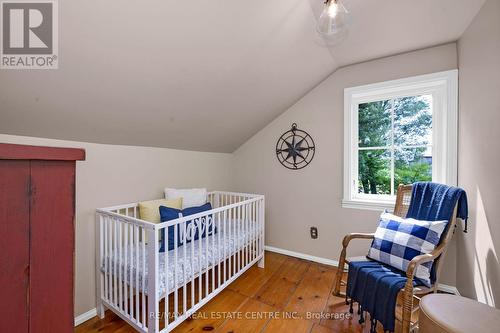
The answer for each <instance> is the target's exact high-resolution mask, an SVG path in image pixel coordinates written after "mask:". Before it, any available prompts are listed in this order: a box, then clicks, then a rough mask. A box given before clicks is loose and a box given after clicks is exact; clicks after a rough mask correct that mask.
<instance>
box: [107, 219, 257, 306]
mask: <svg viewBox="0 0 500 333" xmlns="http://www.w3.org/2000/svg"><path fill="white" fill-rule="evenodd" d="M230 225H232V228H227V230H218V232H217V233H216V234H214V235H210V236H208V237H205V238H201V239H198V240H195V241H193V242H190V243H187V244H185V245H182V246H179V247H178V248H177V260H176V258H175V250H171V251H168V252H161V253H159V263H158V277H159V281H158V284H159V287H158V296H159V297H163V296H164V295H165V294H166V293H167V290H168V293H170V292H172V291H174V290H175V289H176V288H179V287H181V286H182V285H184V281H187V282H189V281H190V280H191V278H192V277H193V275H197V274H198V273H199V272H200V271H203V270H205V269H206V268H207V267H210V266H213V265H216V264H217V263H219V262H221V261H223V260H225V259H226V258H228V257H230V256H231V255H233V254H234V253H236V252H237V251H238V250H240V249H242V248H243V247H245V246H246V245H248V244H249V243H252V242H254V241H255V239H256V238H257V237H256V236H257V235H258V232H259V230H258V229H257V228H255V229H253V230H248V231H247V230H244V228H242V226H243V225H242V224H241V223H238V222H236V223H230ZM235 230H239V233H237V232H235ZM219 238H220V244H219ZM254 244H255V243H254ZM254 246H255V245H254ZM200 248H201V251H200ZM184 250H185V257H184ZM249 250H250V248H249ZM127 252H128V253H127V255H126V257H127V260H126V261H127V263H126V264H125V251H124V249H123V248H122V251H121V253H122V258H121V261H120V260H119V259H118V260H117V262H116V268H115V256H114V255H111V256H108V257H106V258H105V259H104V262H103V263H102V266H101V270H102V272H104V273H106V272H108V273H111V274H112V275H116V276H117V278H119V277H120V276H121V280H122V281H123V282H124V283H126V284H127V285H129V284H130V282H132V286H133V287H134V288H136V277H138V282H139V283H138V285H139V290H141V291H142V292H143V293H145V294H147V290H148V289H147V288H148V277H147V276H148V260H147V259H148V253H147V249H146V252H145V255H144V258H145V262H143V253H142V252H143V245H142V243H140V244H139V248H138V250H136V249H135V248H133V249H130V248H129V249H128V251H127ZM137 252H138V253H137ZM118 253H120V252H118ZM137 254H138V260H137ZM167 256H168V260H167ZM116 257H117V258H118V255H117V256H116ZM184 258H185V259H184ZM106 261H107V262H106ZM105 262H106V264H107V265H106V264H105ZM167 265H168V268H167V269H166V268H165V267H166V266H167ZM200 266H201V269H200ZM106 267H107V268H106ZM174 267H176V269H175V270H174ZM115 270H116V272H115ZM174 271H175V272H177V277H176V278H174ZM130 272H131V273H132V274H130ZM143 277H144V279H143ZM143 280H144V283H143Z"/></svg>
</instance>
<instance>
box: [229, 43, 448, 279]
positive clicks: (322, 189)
mask: <svg viewBox="0 0 500 333" xmlns="http://www.w3.org/2000/svg"><path fill="white" fill-rule="evenodd" d="M456 68H457V50H456V44H454V43H452V44H447V45H443V46H440V47H434V48H430V49H425V50H421V51H416V52H410V53H405V54H401V55H396V56H392V57H388V58H383V59H378V60H374V61H369V62H365V63H361V64H357V65H352V66H348V67H344V68H341V69H339V70H338V71H336V72H335V73H333V74H332V75H330V76H329V77H328V78H327V79H326V80H325V81H323V82H322V83H321V84H319V85H318V86H317V87H316V88H315V89H313V90H312V91H310V92H309V93H308V94H307V95H305V96H304V97H303V98H302V99H300V100H299V101H298V102H297V103H296V104H295V105H294V106H292V107H291V108H289V109H288V110H287V111H286V112H284V113H283V114H282V115H281V116H279V117H278V118H277V119H275V120H274V121H273V122H271V123H270V124H269V125H267V126H266V127H265V128H264V129H262V130H261V131H260V132H259V133H257V134H256V135H255V136H254V137H252V138H251V139H250V140H249V141H247V142H246V143H245V144H244V145H242V146H241V147H240V148H239V149H238V150H237V151H236V152H235V153H234V176H235V178H234V183H235V187H236V189H237V190H240V191H245V192H257V193H263V194H265V195H266V219H267V220H266V243H267V244H268V245H271V246H275V247H279V248H284V249H288V250H292V251H296V252H302V253H305V254H309V255H314V256H319V257H324V258H328V259H338V255H339V252H340V246H341V245H340V244H341V240H342V238H343V236H344V235H345V234H346V233H349V232H373V231H374V230H375V228H376V227H377V225H378V218H377V216H378V215H379V214H380V212H377V211H369V210H358V209H347V208H342V207H341V199H342V187H343V185H342V184H343V183H342V179H343V178H342V177H343V174H342V173H343V133H344V129H343V110H344V107H343V105H344V100H343V92H344V88H347V87H352V86H358V85H363V84H369V83H375V82H380V81H386V80H392V79H399V78H404V77H409V76H414V75H420V74H427V73H432V72H438V71H444V70H450V69H456ZM294 122H296V123H297V124H298V126H299V128H301V129H304V130H306V131H307V132H309V133H310V134H311V135H312V137H313V138H314V140H315V143H316V155H315V157H314V160H313V161H312V163H311V164H310V165H309V166H307V167H306V168H304V169H302V170H298V171H293V170H288V169H285V168H284V167H283V166H281V165H280V164H279V162H278V161H277V159H276V156H275V145H276V140H277V139H278V138H279V136H280V135H281V134H282V133H283V132H284V131H287V130H288V129H290V126H291V124H292V123H294ZM310 226H317V227H318V229H319V238H318V239H316V240H313V239H311V238H310V236H309V227H310ZM367 248H368V243H367V242H363V241H354V242H353V243H352V251H351V252H350V253H349V254H350V255H363V254H366V251H367ZM454 252H455V251H454V243H453V244H452V248H451V250H450V253H449V256H448V258H447V259H446V264H445V265H446V266H445V269H444V272H443V280H442V282H444V283H447V284H451V285H454V284H455V256H454Z"/></svg>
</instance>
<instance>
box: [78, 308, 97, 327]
mask: <svg viewBox="0 0 500 333" xmlns="http://www.w3.org/2000/svg"><path fill="white" fill-rule="evenodd" d="M95 316H97V309H96V308H93V309H91V310H89V311H87V312H85V313H82V314H81V315H79V316H78V317H75V326H78V325H80V324H83V323H84V322H86V321H87V320H89V319H92V318H94V317H95Z"/></svg>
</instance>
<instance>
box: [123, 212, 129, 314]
mask: <svg viewBox="0 0 500 333" xmlns="http://www.w3.org/2000/svg"><path fill="white" fill-rule="evenodd" d="M127 211H128V209H127ZM123 226H124V230H123V233H124V234H123V238H124V249H123V257H124V263H123V274H124V275H125V276H124V279H123V280H124V283H123V293H124V294H123V297H124V300H125V302H124V303H125V304H124V307H125V308H124V310H125V313H126V314H127V315H128V314H129V313H128V297H127V289H128V285H127V282H128V276H129V274H128V268H129V265H128V260H127V259H128V258H127V257H128V223H125V224H124V225H123Z"/></svg>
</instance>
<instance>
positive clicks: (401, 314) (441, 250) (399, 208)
mask: <svg viewBox="0 0 500 333" xmlns="http://www.w3.org/2000/svg"><path fill="white" fill-rule="evenodd" d="M411 193H412V185H399V187H398V191H397V195H396V205H395V207H394V214H395V215H397V216H400V217H405V216H406V213H407V212H408V208H409V206H410V201H411ZM456 214H457V206H455V209H454V211H453V217H452V219H451V221H450V222H449V223H450V224H449V226H448V228H447V229H446V230H445V234H444V235H443V238H442V240H441V242H440V243H439V244H438V246H437V247H436V248H435V249H434V251H432V252H431V253H429V254H422V255H419V256H416V257H414V258H413V259H412V260H411V261H410V264H409V265H408V269H407V270H406V277H407V281H406V284H405V287H404V288H403V289H401V291H400V292H399V294H398V298H397V302H396V311H395V312H396V313H395V314H394V315H395V318H396V323H395V332H402V333H409V332H410V331H413V330H414V329H415V328H417V327H418V303H419V301H420V298H422V297H423V296H425V295H427V294H430V293H435V292H437V286H438V281H439V275H440V270H441V267H442V264H441V263H442V262H443V258H444V256H445V254H446V250H447V248H448V245H449V243H450V240H451V238H452V236H453V234H454V232H455V227H456V224H457V218H456ZM374 235H375V234H374V233H370V234H367V233H351V234H348V235H346V236H345V237H344V240H343V241H342V252H341V253H340V259H339V269H338V270H337V274H336V277H335V286H334V289H333V293H334V295H336V296H345V294H344V293H341V292H340V288H341V286H346V284H347V282H346V281H343V280H342V275H343V272H344V269H343V268H344V267H345V264H346V263H349V262H350V261H362V260H367V259H366V257H352V258H346V252H347V246H348V245H349V242H350V241H351V240H353V239H356V238H358V239H373V238H374ZM432 260H434V265H435V270H436V281H435V282H434V284H433V285H432V286H431V287H425V286H418V287H413V276H414V274H415V271H416V268H417V266H418V265H420V264H423V263H425V262H429V261H432Z"/></svg>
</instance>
